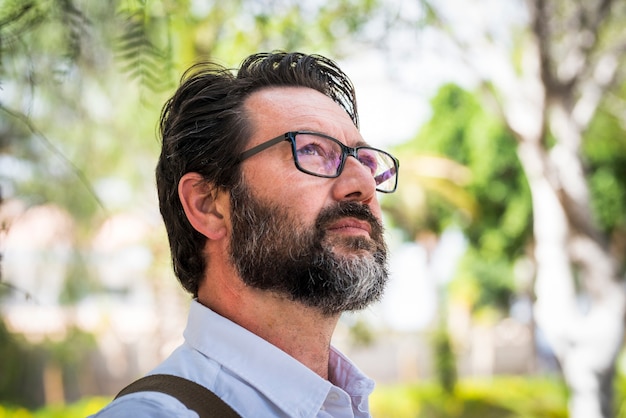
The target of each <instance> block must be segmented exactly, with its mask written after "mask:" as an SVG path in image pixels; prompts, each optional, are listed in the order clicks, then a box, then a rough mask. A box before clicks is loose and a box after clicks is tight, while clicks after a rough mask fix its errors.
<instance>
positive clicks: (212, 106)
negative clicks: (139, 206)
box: [156, 52, 358, 296]
mask: <svg viewBox="0 0 626 418" xmlns="http://www.w3.org/2000/svg"><path fill="white" fill-rule="evenodd" d="M279 86H295V87H308V88H312V89H315V90H317V91H319V92H321V93H323V94H325V95H326V96H328V97H330V98H331V99H333V100H334V101H335V102H336V103H337V104H339V105H340V106H341V107H342V108H343V109H345V111H346V112H347V113H348V115H349V116H350V118H351V119H352V121H353V122H354V124H355V126H357V127H358V113H357V108H356V97H355V93H354V87H353V86H352V83H351V82H350V80H349V79H348V77H347V76H346V75H345V74H344V73H343V72H342V71H341V70H340V69H339V67H338V66H337V65H336V64H335V63H334V62H333V61H331V60H329V59H327V58H325V57H322V56H319V55H305V54H302V53H297V52H294V53H286V52H272V53H259V54H254V55H251V56H250V57H248V58H247V59H245V60H244V61H243V63H242V64H241V67H240V69H239V71H238V72H236V74H235V71H231V70H228V69H226V68H224V67H222V66H220V65H217V64H214V63H210V62H203V63H198V64H196V65H194V66H192V67H191V68H190V69H188V70H187V71H186V72H185V74H184V75H183V77H182V80H181V84H180V87H179V88H178V90H177V91H176V92H175V94H174V96H173V97H172V98H171V99H169V100H168V101H167V102H166V103H165V106H164V107H163V110H162V113H161V122H160V131H161V132H160V133H161V138H162V149H161V155H160V157H159V161H158V163H157V167H156V183H157V189H158V194H159V206H160V209H161V215H162V216H163V221H164V223H165V228H166V230H167V235H168V239H169V242H170V249H171V253H172V260H173V267H174V273H175V274H176V276H177V277H178V280H179V281H180V282H181V284H182V285H183V287H184V288H185V289H186V290H187V291H189V292H190V293H192V294H193V295H194V296H197V294H198V286H199V283H200V280H202V277H203V276H204V271H205V269H206V267H207V260H206V259H205V254H204V251H203V250H204V245H205V243H206V239H207V238H206V237H205V236H204V235H202V234H200V233H199V232H198V231H196V230H195V229H194V228H193V227H192V226H191V224H190V223H189V221H188V220H187V217H186V216H185V213H184V211H183V207H182V205H181V202H180V199H179V197H178V182H179V181H180V179H181V177H182V176H183V175H184V174H185V173H188V172H197V173H199V174H201V175H202V176H203V178H204V180H206V181H207V182H208V183H210V184H211V185H212V186H213V187H216V188H218V189H222V190H229V189H231V188H232V187H233V186H234V185H236V184H237V183H238V182H239V181H240V177H241V171H240V168H239V165H238V164H237V158H238V155H239V154H240V153H241V152H242V151H243V148H244V146H245V145H246V143H247V141H248V138H249V137H250V136H251V135H250V134H251V132H250V129H251V128H250V126H249V124H248V123H247V118H246V114H245V111H244V108H243V104H244V102H245V100H246V98H247V97H249V96H250V94H252V93H253V92H255V91H257V90H260V89H262V88H265V87H279Z"/></svg>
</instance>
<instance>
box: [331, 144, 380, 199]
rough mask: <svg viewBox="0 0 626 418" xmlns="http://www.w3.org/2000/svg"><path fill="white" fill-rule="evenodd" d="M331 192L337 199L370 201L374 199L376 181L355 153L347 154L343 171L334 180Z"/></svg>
mask: <svg viewBox="0 0 626 418" xmlns="http://www.w3.org/2000/svg"><path fill="white" fill-rule="evenodd" d="M350 157H353V158H350ZM333 194H334V197H335V199H336V200H338V201H341V200H351V201H358V202H362V203H370V202H371V201H372V200H376V181H375V180H374V177H373V176H372V172H371V171H370V169H369V168H368V167H366V166H364V165H363V164H361V162H360V161H359V160H358V159H357V158H356V156H355V155H352V154H348V155H346V161H345V165H344V167H343V171H342V172H341V174H340V175H339V177H337V178H336V180H335V185H334V189H333Z"/></svg>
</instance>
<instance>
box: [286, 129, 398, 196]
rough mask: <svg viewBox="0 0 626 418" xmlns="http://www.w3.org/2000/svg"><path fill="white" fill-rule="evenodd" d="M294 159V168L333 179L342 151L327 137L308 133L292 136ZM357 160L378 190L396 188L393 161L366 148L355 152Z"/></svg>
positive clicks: (339, 163)
mask: <svg viewBox="0 0 626 418" xmlns="http://www.w3.org/2000/svg"><path fill="white" fill-rule="evenodd" d="M294 142H295V143H294V156H295V159H296V164H297V165H298V168H300V169H301V170H302V171H305V172H308V173H309V174H313V175H317V176H322V177H337V176H338V175H339V174H340V173H339V170H340V169H341V167H342V158H344V154H343V150H342V147H341V145H340V143H338V142H335V141H333V140H331V139H329V138H326V137H323V136H319V135H315V134H310V133H296V134H295V135H294ZM357 159H358V160H359V162H361V164H363V165H364V166H366V167H368V168H369V169H370V172H371V174H372V177H374V179H375V181H376V186H377V187H376V188H377V190H379V191H383V192H384V191H393V190H394V189H395V186H396V180H395V177H396V170H397V169H396V164H395V161H394V160H393V158H392V157H391V156H390V155H389V154H387V153H385V152H383V151H380V150H377V149H375V148H369V147H361V148H358V149H357Z"/></svg>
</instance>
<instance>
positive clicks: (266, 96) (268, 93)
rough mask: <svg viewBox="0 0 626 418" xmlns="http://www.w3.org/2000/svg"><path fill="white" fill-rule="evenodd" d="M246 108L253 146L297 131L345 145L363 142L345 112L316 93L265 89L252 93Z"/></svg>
mask: <svg viewBox="0 0 626 418" xmlns="http://www.w3.org/2000/svg"><path fill="white" fill-rule="evenodd" d="M244 107H245V109H246V113H247V115H248V119H249V120H250V122H251V126H252V132H253V133H254V134H253V138H251V142H252V144H251V145H255V144H256V143H260V142H262V141H265V140H267V139H268V138H273V137H276V136H278V135H281V134H283V133H285V132H289V131H297V130H312V131H317V132H321V133H324V134H327V135H331V136H334V137H336V138H337V139H339V140H341V141H342V142H344V143H346V144H350V143H356V142H361V141H362V138H361V135H360V133H359V131H358V129H357V127H356V126H355V125H354V123H353V122H352V119H350V116H348V114H347V113H346V111H345V110H344V109H343V108H342V107H341V106H339V105H338V104H337V103H335V102H334V101H333V100H332V99H331V98H329V97H328V96H326V95H324V94H322V93H320V92H319V91H317V90H313V89H310V88H304V87H271V88H266V89H262V90H259V91H256V92H254V93H252V94H251V95H250V97H248V98H247V99H246V102H245V104H244Z"/></svg>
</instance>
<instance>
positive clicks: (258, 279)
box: [98, 52, 398, 417]
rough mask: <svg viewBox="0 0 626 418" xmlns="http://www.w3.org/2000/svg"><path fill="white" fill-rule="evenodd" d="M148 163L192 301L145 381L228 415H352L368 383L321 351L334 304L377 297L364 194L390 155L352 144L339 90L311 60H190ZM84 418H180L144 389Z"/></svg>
mask: <svg viewBox="0 0 626 418" xmlns="http://www.w3.org/2000/svg"><path fill="white" fill-rule="evenodd" d="M160 128H161V135H162V142H163V146H162V152H161V156H160V159H159V162H158V165H157V169H156V177H157V188H158V192H159V202H160V208H161V213H162V215H163V219H164V221H165V226H166V229H167V232H168V237H169V241H170V246H171V252H172V258H173V264H174V271H175V273H176V275H177V277H178V279H179V280H180V282H181V283H182V285H183V286H184V287H185V289H187V290H188V291H189V292H190V293H191V294H193V296H194V300H193V301H192V305H191V309H190V313H189V320H188V325H187V328H186V330H185V333H184V336H185V343H184V344H183V345H182V346H180V347H179V348H178V349H177V350H176V351H174V353H172V355H171V356H170V357H169V358H168V359H167V360H165V361H164V362H163V363H162V364H161V365H160V366H158V367H157V368H156V369H155V370H153V371H152V372H151V374H167V375H176V376H180V377H184V378H186V379H188V380H191V381H193V382H196V383H199V384H200V385H202V386H203V387H205V388H207V389H209V390H210V391H212V392H213V393H215V394H216V395H217V396H218V397H219V398H221V399H222V400H223V401H225V402H226V403H227V404H228V405H230V407H231V408H232V409H234V410H235V411H236V412H237V413H238V414H239V415H240V416H242V417H330V416H332V417H353V416H354V417H364V416H369V407H368V396H369V394H370V393H371V391H372V389H373V386H374V384H373V382H372V381H371V380H370V379H368V378H367V377H365V376H364V375H363V374H362V373H361V372H360V371H359V370H358V369H357V368H356V367H355V366H354V365H352V364H351V363H350V361H349V360H348V359H347V358H345V357H344V356H343V355H342V354H341V353H339V352H338V351H337V350H336V349H334V348H333V347H331V345H330V342H331V336H332V334H333V331H334V329H335V326H336V324H337V321H338V320H339V317H340V315H341V313H342V312H344V311H351V310H358V309H362V308H364V307H366V306H368V305H369V304H370V303H371V302H373V301H376V300H378V299H379V298H380V297H381V294H382V292H383V288H384V286H385V282H386V281H387V266H386V262H387V261H386V260H387V255H386V246H385V243H384V240H383V229H382V226H381V209H380V205H379V203H378V200H377V194H376V191H377V190H378V191H381V192H393V191H395V189H396V185H397V170H398V161H397V160H396V159H395V158H394V157H392V156H391V155H389V154H387V153H386V152H384V151H380V150H377V149H374V148H371V147H369V146H367V145H366V143H365V142H364V140H363V138H362V137H361V135H360V133H359V129H358V115H357V107H356V99H355V94H354V89H353V86H352V84H351V82H350V81H349V79H348V78H347V77H346V76H345V75H344V74H343V73H342V71H341V70H340V69H339V68H338V67H337V66H336V64H335V63H334V62H332V61H331V60H328V59H327V58H324V57H321V56H318V55H304V54H300V53H283V52H274V53H262V54H256V55H252V56H250V57H248V58H247V59H246V60H245V61H244V62H243V63H242V65H241V68H240V69H239V71H238V72H237V74H236V75H235V74H233V73H232V72H231V71H229V70H226V69H224V68H222V67H219V66H216V65H211V64H202V65H196V66H194V67H192V68H191V69H190V70H189V71H188V72H187V73H186V74H185V76H184V77H183V81H182V83H181V86H180V87H179V89H178V91H177V92H176V93H175V94H174V96H173V97H172V98H171V99H170V100H169V101H168V102H167V103H166V105H165V107H164V109H163V113H162V118H161V126H160ZM98 416H99V417H114V416H132V417H144V416H145V417H147V416H150V417H173V416H176V417H195V416H197V415H196V414H195V413H194V412H192V411H191V410H189V409H187V407H186V406H184V405H183V404H182V403H181V402H180V401H179V400H177V399H176V398H174V397H171V396H168V395H164V394H162V393H157V392H153V391H147V392H138V393H133V394H129V395H126V396H122V397H119V398H118V399H117V400H115V401H114V402H112V403H111V404H110V405H109V406H108V407H106V408H105V409H104V410H103V411H101V413H100V414H99V415H98Z"/></svg>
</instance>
